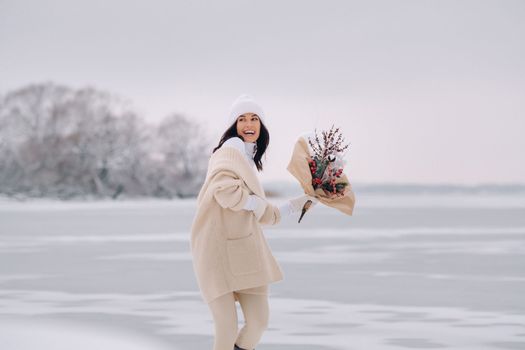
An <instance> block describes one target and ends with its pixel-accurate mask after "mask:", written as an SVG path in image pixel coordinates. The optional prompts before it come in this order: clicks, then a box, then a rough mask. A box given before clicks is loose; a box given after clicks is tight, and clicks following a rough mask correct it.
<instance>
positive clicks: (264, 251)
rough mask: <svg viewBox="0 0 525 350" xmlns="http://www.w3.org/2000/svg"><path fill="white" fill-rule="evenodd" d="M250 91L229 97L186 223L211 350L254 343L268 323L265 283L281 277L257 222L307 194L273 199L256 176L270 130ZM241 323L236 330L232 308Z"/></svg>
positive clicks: (295, 205)
mask: <svg viewBox="0 0 525 350" xmlns="http://www.w3.org/2000/svg"><path fill="white" fill-rule="evenodd" d="M264 119H265V116H264V113H263V110H262V109H261V107H260V106H259V105H258V104H257V103H256V102H255V101H254V100H253V98H251V96H249V95H246V94H244V95H241V96H239V97H238V98H237V99H236V100H235V101H234V103H233V104H232V107H231V111H230V115H229V119H228V126H229V127H228V129H227V130H226V132H225V133H224V134H223V135H222V137H221V140H220V142H219V144H218V146H217V147H216V148H215V149H214V150H213V153H212V155H211V157H210V160H209V163H208V171H207V174H206V179H205V182H204V184H203V186H202V188H201V190H200V192H199V195H198V198H197V205H198V207H197V212H196V214H195V217H194V219H193V223H192V229H191V252H192V257H193V268H194V271H195V275H196V277H197V282H198V284H199V288H200V290H201V294H202V297H203V299H204V301H205V302H206V303H207V304H208V306H209V308H210V310H211V313H212V316H213V319H214V323H215V340H214V346H213V349H214V350H232V349H241V350H242V349H246V350H251V349H254V348H255V346H256V345H257V344H258V342H259V340H260V338H261V336H262V333H263V332H264V330H265V329H266V328H267V325H268V315H269V309H268V285H269V284H270V283H274V282H277V281H280V280H282V279H283V273H282V270H281V268H280V266H279V264H278V263H277V261H276V260H275V258H274V256H273V255H272V252H271V250H270V247H269V245H268V244H267V242H266V239H265V237H264V235H263V232H262V229H261V225H275V224H277V223H279V222H280V221H281V217H282V216H283V215H292V214H294V213H298V212H299V211H300V210H301V209H302V207H303V205H304V203H305V202H306V201H307V200H308V199H311V200H312V201H313V203H314V204H315V203H317V201H318V200H317V199H316V198H314V197H311V196H308V195H303V196H300V197H297V198H293V199H291V200H288V201H286V202H285V203H284V204H282V205H280V206H275V205H273V204H271V203H269V202H268V201H267V200H266V196H265V193H264V190H263V188H262V187H261V184H260V182H259V179H258V177H257V173H256V171H255V168H257V170H259V171H262V169H263V166H262V162H261V158H262V156H263V154H264V153H265V151H266V148H267V147H268V144H269V140H270V135H269V133H268V130H267V129H266V127H265V125H264ZM236 301H238V302H239V303H240V305H241V308H242V311H243V314H244V320H245V324H244V326H243V328H242V329H241V330H240V332H239V333H238V332H237V308H236V305H235V302H236Z"/></svg>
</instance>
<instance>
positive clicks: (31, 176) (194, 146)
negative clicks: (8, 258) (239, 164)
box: [0, 82, 212, 199]
mask: <svg viewBox="0 0 525 350" xmlns="http://www.w3.org/2000/svg"><path fill="white" fill-rule="evenodd" d="M211 148H212V147H211V145H210V143H209V141H208V138H207V136H206V135H205V132H204V130H203V129H202V127H201V126H200V125H199V124H198V123H196V122H195V121H193V120H191V119H189V118H187V117H185V116H183V115H180V114H175V113H174V114H171V115H168V116H166V117H165V118H164V119H163V120H162V121H161V122H160V123H157V124H151V123H147V122H146V121H145V120H144V119H143V118H141V116H140V115H138V114H137V112H135V111H134V110H133V108H131V107H130V104H129V103H128V102H127V101H125V100H123V99H122V98H120V97H118V96H115V95H113V94H111V93H109V92H106V91H100V90H97V89H95V88H92V87H85V88H80V89H75V88H71V87H68V86H65V85H59V84H55V83H51V82H46V83H39V84H31V85H27V86H24V87H22V88H19V89H16V90H14V91H9V92H7V93H6V94H5V95H3V96H1V97H0V194H3V195H6V196H10V197H54V198H61V199H69V198H78V197H83V198H87V197H96V198H99V197H107V198H118V197H122V196H125V197H165V198H184V197H190V196H195V195H196V194H197V193H198V190H199V188H200V186H201V185H202V183H203V181H204V177H205V175H206V167H207V160H208V158H209V155H210V154H211Z"/></svg>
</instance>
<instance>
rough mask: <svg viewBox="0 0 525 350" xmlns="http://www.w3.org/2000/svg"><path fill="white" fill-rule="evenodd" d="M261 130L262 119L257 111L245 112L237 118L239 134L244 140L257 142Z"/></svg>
mask: <svg viewBox="0 0 525 350" xmlns="http://www.w3.org/2000/svg"><path fill="white" fill-rule="evenodd" d="M260 130H261V121H260V120H259V116H258V115H257V114H255V113H244V114H242V115H241V116H239V118H237V134H238V135H239V136H241V137H242V139H243V140H244V142H256V141H257V139H258V138H259V133H260Z"/></svg>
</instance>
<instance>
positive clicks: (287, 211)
mask: <svg viewBox="0 0 525 350" xmlns="http://www.w3.org/2000/svg"><path fill="white" fill-rule="evenodd" d="M307 200H311V201H312V207H313V206H314V205H316V204H317V203H318V202H319V200H318V199H317V198H315V197H312V196H310V195H307V194H303V195H302V196H299V197H295V198H292V199H289V200H287V201H286V202H284V203H283V204H281V205H280V206H279V211H280V212H281V216H289V215H293V214H295V213H299V212H301V210H302V209H303V206H304V204H305V203H306V201H307Z"/></svg>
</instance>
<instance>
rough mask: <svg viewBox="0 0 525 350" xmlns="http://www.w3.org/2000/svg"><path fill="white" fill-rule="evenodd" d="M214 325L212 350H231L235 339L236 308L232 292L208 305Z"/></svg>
mask: <svg viewBox="0 0 525 350" xmlns="http://www.w3.org/2000/svg"><path fill="white" fill-rule="evenodd" d="M208 307H209V308H210V310H211V313H212V315H213V321H214V324H215V340H214V342H213V350H232V349H233V345H234V343H235V339H236V338H237V322H238V321H237V307H236V305H235V299H234V296H233V292H231V293H227V294H224V295H221V296H220V297H218V298H217V299H214V300H212V301H211V302H210V303H208Z"/></svg>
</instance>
